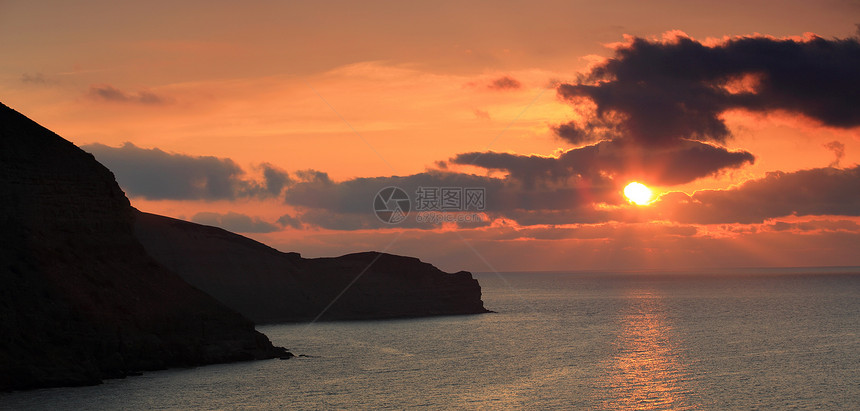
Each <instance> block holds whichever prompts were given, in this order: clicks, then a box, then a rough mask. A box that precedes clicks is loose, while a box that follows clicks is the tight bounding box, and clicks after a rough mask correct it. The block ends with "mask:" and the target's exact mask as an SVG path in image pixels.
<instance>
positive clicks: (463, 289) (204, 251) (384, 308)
mask: <svg viewBox="0 0 860 411" xmlns="http://www.w3.org/2000/svg"><path fill="white" fill-rule="evenodd" d="M135 232H136V233H137V237H138V239H139V240H140V242H141V243H142V244H143V245H144V247H146V249H147V251H148V252H149V254H150V255H152V256H153V257H154V258H155V259H156V260H158V261H159V262H160V263H162V264H164V265H165V266H166V267H168V268H170V269H172V270H173V271H175V272H176V273H178V274H179V275H180V276H182V278H184V279H185V280H186V281H188V282H189V283H190V284H192V285H194V286H195V287H197V288H199V289H201V290H203V291H205V292H207V293H209V294H210V295H212V296H213V297H215V298H217V299H218V300H219V301H221V302H223V303H224V304H225V305H227V306H228V307H230V308H233V309H235V310H236V311H239V312H240V313H242V314H244V315H245V316H247V317H248V318H250V319H252V320H254V321H255V322H282V321H308V320H313V319H315V318H316V317H317V316H318V315H320V314H321V313H323V310H325V313H324V314H323V315H322V316H321V317H320V320H355V319H376V318H396V317H420V316H429V315H451V314H477V313H485V312H487V310H486V309H485V308H484V306H483V302H482V301H481V287H480V285H478V281H477V280H475V279H473V278H472V275H471V274H470V273H467V272H465V271H461V272H458V273H455V274H448V273H444V272H442V271H440V270H439V269H437V268H436V267H434V266H432V265H430V264H427V263H423V262H421V261H420V260H418V259H417V258H411V257H401V256H396V255H391V254H380V253H375V252H366V253H357V254H349V255H345V256H342V257H336V258H315V259H305V258H302V257H301V256H300V255H299V254H297V253H282V252H280V251H278V250H275V249H273V248H271V247H268V246H266V245H264V244H261V243H258V242H256V241H254V240H251V239H249V238H246V237H242V236H240V235H238V234H233V233H231V232H228V231H225V230H222V229H220V228H216V227H209V226H204V225H200V224H194V223H189V222H187V221H181V220H176V219H172V218H168V217H163V216H158V215H154V214H147V213H141V214H140V215H139V216H138V218H137V222H136V224H135ZM356 278H357V280H355V283H354V284H352V285H351V286H350V287H349V288H348V289H347V286H348V285H349V284H350V282H352V281H353V280H354V279H356ZM344 289H346V292H344V293H343V294H342V295H340V294H341V292H342V291H343V290H344ZM338 296H339V298H337V297H338ZM335 299H337V300H336V301H335ZM332 302H334V303H333V304H331V306H330V307H329V304H330V303H332ZM327 307H328V308H327ZM326 308H327V309H326Z"/></svg>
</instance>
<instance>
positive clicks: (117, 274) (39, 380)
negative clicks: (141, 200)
mask: <svg viewBox="0 0 860 411" xmlns="http://www.w3.org/2000/svg"><path fill="white" fill-rule="evenodd" d="M0 193H2V196H0V227H2V230H0V390H8V389H25V388H33V387H46V386H60V385H82V384H94V383H98V382H99V381H100V380H101V379H103V378H110V377H121V376H124V375H126V374H128V373H129V372H133V371H140V370H152V369H161V368H165V367H172V366H193V365H200V364H209V363H217V362H227V361H236V360H250V359H255V358H256V359H259V358H272V357H274V356H279V355H282V353H283V352H284V350H283V349H282V348H276V347H273V346H272V344H271V343H270V342H269V340H268V339H267V338H266V337H265V336H264V335H262V334H260V333H258V332H257V331H255V330H254V325H253V323H251V321H249V320H248V319H246V318H244V317H243V316H241V315H240V314H238V313H236V312H235V311H233V310H231V309H229V308H227V307H225V306H223V305H222V304H220V303H218V302H217V301H216V300H214V299H213V298H212V297H210V296H208V295H206V294H204V293H203V292H201V291H199V290H197V289H195V288H193V287H191V286H190V285H188V284H187V283H186V282H184V281H183V280H182V279H181V278H179V277H178V276H177V275H176V274H175V273H173V272H171V271H169V270H168V269H166V268H164V267H163V266H162V265H160V264H159V263H158V262H156V261H155V260H154V259H152V258H151V257H150V256H149V255H148V254H147V253H146V251H145V249H144V248H143V247H142V246H141V244H140V243H139V242H138V240H137V239H136V238H135V237H134V233H133V224H134V219H135V215H136V211H135V210H134V209H133V208H132V207H131V206H130V204H129V201H128V199H127V198H126V197H125V195H124V193H123V192H122V191H121V190H120V188H119V186H118V185H117V183H116V181H115V180H114V177H113V174H111V172H110V171H108V169H106V168H105V167H103V166H102V165H101V164H99V163H98V162H96V161H95V159H94V158H93V156H92V155H90V154H88V153H85V152H84V151H82V150H80V149H79V148H77V147H76V146H75V145H73V144H72V143H70V142H68V141H66V140H64V139H62V138H61V137H59V136H58V135H56V134H54V133H52V132H51V131H49V130H47V129H45V128H43V127H41V126H40V125H38V124H36V123H35V122H33V121H31V120H30V119H28V118H26V117H25V116H23V115H21V114H19V113H18V112H16V111H14V110H12V109H10V108H8V107H6V106H5V105H2V104H0Z"/></svg>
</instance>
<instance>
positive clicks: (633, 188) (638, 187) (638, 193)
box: [624, 181, 652, 206]
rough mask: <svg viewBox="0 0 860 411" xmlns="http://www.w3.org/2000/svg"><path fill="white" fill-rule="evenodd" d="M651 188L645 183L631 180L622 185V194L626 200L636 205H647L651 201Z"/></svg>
mask: <svg viewBox="0 0 860 411" xmlns="http://www.w3.org/2000/svg"><path fill="white" fill-rule="evenodd" d="M651 195H652V193H651V189H650V188H648V187H646V186H645V184H642V183H637V182H635V181H634V182H632V183H630V184H627V187H624V196H625V197H627V200H628V201H630V202H631V203H633V204H636V205H641V206H642V205H648V203H649V202H650V201H651Z"/></svg>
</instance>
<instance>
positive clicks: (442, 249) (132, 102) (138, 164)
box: [0, 1, 860, 271]
mask: <svg viewBox="0 0 860 411" xmlns="http://www.w3.org/2000/svg"><path fill="white" fill-rule="evenodd" d="M667 10H671V11H672V12H671V13H667V12H666V11H667ZM858 16H860V4H857V3H856V2H848V1H829V2H824V3H817V4H814V3H810V2H801V1H792V2H786V3H784V4H782V5H780V6H779V7H775V6H772V5H771V4H770V3H769V2H743V3H742V2H721V3H720V4H711V3H701V4H699V3H691V2H674V1H664V2H660V3H659V5H653V4H647V5H646V4H640V3H638V2H632V1H631V2H627V1H623V2H614V3H612V4H611V5H595V4H585V3H578V2H576V3H572V2H555V1H546V2H540V4H532V5H530V6H529V8H528V9H525V8H524V7H521V6H520V7H518V6H517V5H516V4H515V3H507V2H504V3H497V2H487V3H472V4H469V5H461V4H458V3H455V2H442V3H439V4H434V5H432V6H431V5H414V4H401V3H396V2H368V3H361V4H354V3H349V2H335V3H326V4H315V3H293V2H290V3H286V2H285V3H280V2H251V3H250V4H246V5H243V8H242V9H241V10H236V9H235V8H233V7H231V6H230V5H229V4H227V3H221V2H216V3H212V2H183V3H182V4H179V5H174V4H171V3H168V2H162V1H155V2H147V3H146V4H114V3H113V2H103V1H92V2H84V3H76V4H67V3H64V2H39V3H31V2H18V1H4V2H0V38H4V39H6V40H7V41H4V42H2V43H0V51H2V53H3V55H4V56H5V58H4V61H3V63H2V64H0V96H2V97H0V101H3V102H4V103H5V104H7V105H8V106H10V107H12V108H14V109H15V110H17V111H19V112H21V113H24V114H25V115H27V116H28V117H30V118H32V119H33V120H35V121H37V122H39V123H40V124H42V125H44V126H45V127H47V128H49V129H51V130H53V131H55V132H57V133H58V134H59V135H61V136H63V137H64V138H67V139H69V140H70V141H72V142H73V143H75V144H77V145H79V146H81V147H82V148H84V149H85V150H86V151H88V152H91V153H93V154H94V155H95V157H96V158H97V159H98V160H99V161H100V162H102V163H103V164H105V165H106V166H107V167H108V168H110V169H111V170H112V171H113V172H114V174H115V175H116V177H117V181H118V182H119V184H120V186H121V187H122V188H123V190H124V191H125V192H126V194H127V195H128V197H129V198H130V199H131V202H132V205H133V206H135V207H136V208H138V209H140V210H142V211H146V212H151V213H157V214H162V215H166V216H171V217H175V218H181V219H186V220H189V221H194V222H199V223H202V224H209V225H216V226H221V227H223V228H226V229H228V230H231V231H234V232H238V233H241V234H243V235H246V236H249V237H251V238H254V239H256V240H259V241H261V242H263V243H265V244H268V245H270V246H273V247H275V248H278V249H280V250H283V251H297V252H300V253H302V255H303V256H305V257H315V256H332V255H340V254H345V253H351V252H358V251H365V250H377V251H385V252H389V253H395V254H402V255H409V256H415V257H419V258H421V259H422V260H424V261H427V262H430V263H432V264H434V265H437V266H439V267H440V268H442V269H444V270H447V271H457V270H471V271H494V270H500V271H517V270H582V269H649V268H682V267H734V266H773V267H781V266H860V256H858V254H857V253H856V250H857V249H858V246H860V190H858V187H860V166H858V162H860V97H858V96H860V80H858V78H857V75H856V73H858V72H860V26H858V25H857V23H858V21H860V19H858V18H857V17H858ZM716 17H719V18H716ZM632 182H639V183H642V184H644V185H645V186H647V188H649V189H650V190H651V191H652V197H650V198H649V197H647V195H645V194H640V195H642V196H643V197H641V199H637V198H636V197H635V196H636V195H635V194H627V196H625V194H624V193H625V187H627V186H628V184H630V183H632ZM389 186H393V187H398V188H401V189H403V190H404V192H405V193H407V194H408V195H409V196H410V202H411V204H412V207H413V209H412V210H410V213H408V215H407V217H406V220H405V221H402V222H398V223H397V224H386V223H384V222H381V221H379V219H378V218H377V217H378V216H377V215H375V213H374V199H375V196H376V195H377V193H379V192H380V190H381V189H383V188H384V187H389ZM427 188H438V189H442V188H461V189H464V188H478V189H481V190H483V191H482V192H483V193H484V197H483V200H484V202H483V203H482V204H481V205H480V206H475V207H472V208H468V207H465V206H464V205H463V204H461V207H460V208H457V207H454V208H451V209H447V210H445V211H446V212H448V215H450V216H455V217H456V216H468V215H479V216H480V219H479V220H480V221H474V220H468V221H459V222H444V223H440V222H438V221H431V222H427V221H418V220H416V216H418V215H419V213H418V211H419V210H415V209H414V208H415V206H416V205H417V204H418V203H417V202H416V201H417V200H418V197H419V196H420V195H419V193H426V192H424V191H423V190H424V189H427ZM431 211H442V210H431ZM433 215H437V216H438V215H440V214H439V213H436V214H433Z"/></svg>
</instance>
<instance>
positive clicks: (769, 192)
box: [652, 166, 860, 224]
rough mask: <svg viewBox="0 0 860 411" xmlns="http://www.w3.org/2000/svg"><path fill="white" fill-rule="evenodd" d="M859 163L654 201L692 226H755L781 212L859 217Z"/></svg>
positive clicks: (661, 210) (663, 211)
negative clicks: (851, 166) (848, 166)
mask: <svg viewBox="0 0 860 411" xmlns="http://www.w3.org/2000/svg"><path fill="white" fill-rule="evenodd" d="M857 187H860V166H855V167H853V168H849V169H837V168H815V169H810V170H800V171H796V172H792V173H785V172H779V171H777V172H771V173H767V175H766V176H765V177H764V178H761V179H756V180H750V181H747V182H745V183H744V184H741V185H740V186H738V187H736V188H732V189H729V190H702V191H697V192H695V193H694V194H693V195H692V196H690V195H687V194H685V193H680V192H673V193H669V194H667V195H664V196H662V197H660V199H659V200H658V201H657V202H656V203H654V204H653V206H652V207H654V211H655V213H657V215H658V216H659V217H661V218H664V219H667V220H669V221H674V222H679V223H694V224H728V223H740V224H754V223H763V222H764V221H765V220H768V219H773V218H778V217H785V216H809V215H834V216H860V190H857Z"/></svg>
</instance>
